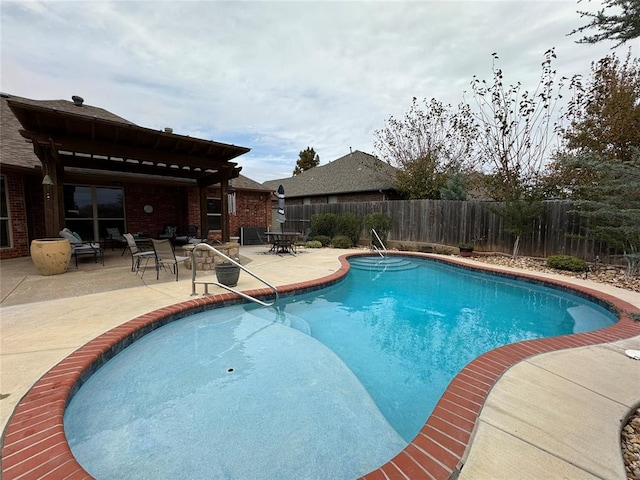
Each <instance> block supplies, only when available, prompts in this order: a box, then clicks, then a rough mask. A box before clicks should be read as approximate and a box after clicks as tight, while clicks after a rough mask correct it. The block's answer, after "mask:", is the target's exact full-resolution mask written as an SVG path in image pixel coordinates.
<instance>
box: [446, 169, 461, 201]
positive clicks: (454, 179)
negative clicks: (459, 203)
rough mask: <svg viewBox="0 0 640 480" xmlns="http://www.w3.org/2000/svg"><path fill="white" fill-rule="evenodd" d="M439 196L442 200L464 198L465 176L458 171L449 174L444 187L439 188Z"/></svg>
mask: <svg viewBox="0 0 640 480" xmlns="http://www.w3.org/2000/svg"><path fill="white" fill-rule="evenodd" d="M440 198H441V199H442V200H466V199H467V181H466V178H465V176H464V175H463V174H462V173H460V172H454V173H452V174H451V175H449V176H448V177H447V179H446V182H445V185H444V187H442V188H441V189H440Z"/></svg>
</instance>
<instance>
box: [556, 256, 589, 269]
mask: <svg viewBox="0 0 640 480" xmlns="http://www.w3.org/2000/svg"><path fill="white" fill-rule="evenodd" d="M547 266H548V267H551V268H557V269H558V270H569V271H570V272H584V271H585V270H586V268H587V262H585V261H584V260H581V259H579V258H578V257H572V256H571V255H553V256H551V257H549V258H547Z"/></svg>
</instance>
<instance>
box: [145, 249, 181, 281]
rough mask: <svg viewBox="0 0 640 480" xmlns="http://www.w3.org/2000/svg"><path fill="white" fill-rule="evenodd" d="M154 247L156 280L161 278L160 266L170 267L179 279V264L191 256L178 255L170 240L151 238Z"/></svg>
mask: <svg viewBox="0 0 640 480" xmlns="http://www.w3.org/2000/svg"><path fill="white" fill-rule="evenodd" d="M151 243H152V244H153V249H154V251H155V252H156V280H158V279H159V278H160V267H162V268H169V269H170V270H171V271H172V272H173V274H174V275H175V276H176V282H177V281H178V264H179V263H180V262H184V261H185V260H186V259H187V258H189V257H183V256H176V253H175V252H174V251H173V247H172V246H171V242H169V240H167V239H165V240H156V239H154V238H152V239H151Z"/></svg>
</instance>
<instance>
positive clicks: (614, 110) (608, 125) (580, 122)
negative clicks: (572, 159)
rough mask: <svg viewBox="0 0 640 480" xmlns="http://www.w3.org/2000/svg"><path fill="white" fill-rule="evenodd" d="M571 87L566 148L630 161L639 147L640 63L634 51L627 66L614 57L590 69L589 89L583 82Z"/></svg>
mask: <svg viewBox="0 0 640 480" xmlns="http://www.w3.org/2000/svg"><path fill="white" fill-rule="evenodd" d="M572 87H573V89H574V91H575V95H574V97H573V99H572V100H571V101H570V102H569V109H568V111H567V113H568V118H569V119H570V120H571V125H570V127H569V128H568V129H567V130H565V131H564V136H565V139H566V140H567V144H566V147H567V148H568V149H569V150H572V151H585V150H587V151H591V152H594V153H598V154H600V155H604V156H607V157H609V158H616V159H618V160H620V161H628V160H630V159H631V157H632V154H633V149H634V147H636V146H638V145H640V60H638V59H637V58H633V59H632V58H631V51H629V53H628V54H627V58H626V60H625V61H624V63H622V62H621V61H620V59H619V58H617V57H616V55H615V54H611V55H609V56H606V57H605V58H603V59H601V60H599V61H598V62H594V63H593V64H592V65H591V80H590V82H589V84H588V85H587V88H586V89H585V88H583V87H582V85H581V83H580V82H576V83H575V84H574V85H572Z"/></svg>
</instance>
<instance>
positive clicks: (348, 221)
mask: <svg viewBox="0 0 640 480" xmlns="http://www.w3.org/2000/svg"><path fill="white" fill-rule="evenodd" d="M361 230H362V223H361V222H360V219H359V218H358V217H357V216H355V215H354V214H353V213H345V214H343V215H338V217H337V219H336V231H335V234H336V235H341V236H345V237H349V238H350V239H351V244H352V245H357V244H358V241H359V240H360V231H361Z"/></svg>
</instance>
